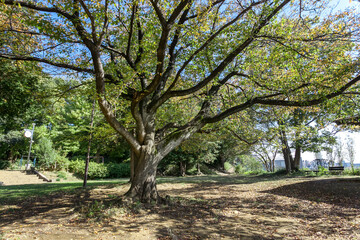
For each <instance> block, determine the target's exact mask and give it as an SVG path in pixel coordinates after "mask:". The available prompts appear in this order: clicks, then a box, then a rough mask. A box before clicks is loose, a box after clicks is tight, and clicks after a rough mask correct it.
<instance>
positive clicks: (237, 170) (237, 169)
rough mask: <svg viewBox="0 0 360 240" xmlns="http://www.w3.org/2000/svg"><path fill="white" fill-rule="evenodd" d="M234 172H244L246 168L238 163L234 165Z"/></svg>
mask: <svg viewBox="0 0 360 240" xmlns="http://www.w3.org/2000/svg"><path fill="white" fill-rule="evenodd" d="M235 172H236V173H238V174H243V173H244V172H246V169H245V168H244V167H243V166H241V165H240V164H239V165H236V167H235Z"/></svg>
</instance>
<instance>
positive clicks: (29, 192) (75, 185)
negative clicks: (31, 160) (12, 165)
mask: <svg viewBox="0 0 360 240" xmlns="http://www.w3.org/2000/svg"><path fill="white" fill-rule="evenodd" d="M127 181H128V179H115V180H96V181H88V183H87V186H88V187H89V188H91V187H96V186H103V185H111V184H118V183H125V182H127ZM82 184H83V183H82V181H76V182H59V183H46V184H26V185H11V186H1V187H0V204H4V203H11V202H15V201H19V200H26V198H32V197H40V196H45V195H49V194H52V193H57V192H61V191H63V192H71V191H74V190H77V189H80V188H82Z"/></svg>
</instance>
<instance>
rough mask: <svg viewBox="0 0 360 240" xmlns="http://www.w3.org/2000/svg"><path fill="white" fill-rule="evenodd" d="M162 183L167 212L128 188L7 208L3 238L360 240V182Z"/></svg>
mask: <svg viewBox="0 0 360 240" xmlns="http://www.w3.org/2000/svg"><path fill="white" fill-rule="evenodd" d="M167 180H168V181H167ZM182 180H183V181H182ZM161 182H162V183H161V184H159V185H158V188H159V191H160V194H161V195H163V196H165V195H169V196H170V201H169V204H168V205H151V204H150V205H149V204H147V205H146V204H141V203H139V202H128V201H123V200H122V195H123V194H124V193H125V192H126V190H127V189H128V187H129V185H128V184H122V185H114V184H112V185H104V186H97V187H95V188H89V189H86V190H81V189H77V190H74V191H71V192H66V191H61V192H58V193H54V194H51V195H47V196H43V197H39V198H37V199H36V201H35V202H34V201H18V202H14V203H11V204H7V205H3V206H2V208H1V209H0V215H1V216H2V217H1V218H2V221H1V222H0V230H1V231H2V234H3V237H4V238H5V239H19V238H21V239H34V238H37V239H71V238H73V239H81V238H84V239H360V199H359V196H360V179H359V178H346V177H327V178H324V177H322V178H301V177H298V178H288V177H283V178H264V177H250V178H246V177H242V178H240V177H238V176H225V177H223V176H222V177H209V176H204V177H203V181H201V177H196V178H189V179H186V180H185V178H179V179H177V180H176V179H175V178H173V179H162V180H161Z"/></svg>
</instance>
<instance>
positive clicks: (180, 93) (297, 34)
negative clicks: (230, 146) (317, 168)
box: [0, 0, 360, 202]
mask: <svg viewBox="0 0 360 240" xmlns="http://www.w3.org/2000/svg"><path fill="white" fill-rule="evenodd" d="M299 6H300V8H299ZM324 7H325V5H324V2H322V1H321V2H318V1H316V2H312V1H306V2H304V1H301V4H298V3H297V2H294V3H292V5H290V0H282V1H271V0H259V1H245V2H241V3H239V1H235V0H209V1H192V0H182V1H171V0H163V1H153V0H147V1H146V0H140V1H139V0H134V1H122V0H120V1H116V2H115V1H110V0H104V1H96V2H93V1H84V0H75V1H73V0H72V1H67V0H65V1H61V3H60V2H57V1H56V2H54V1H42V2H41V3H40V2H37V1H16V0H5V1H2V9H1V11H2V12H3V14H4V15H5V16H6V18H8V19H12V18H14V16H12V15H11V13H12V12H13V11H18V12H25V11H28V12H31V13H32V14H28V15H27V17H26V18H25V19H23V22H24V23H25V24H27V26H29V27H28V28H27V30H26V31H17V30H16V29H15V30H14V29H10V30H11V31H12V32H13V33H14V34H19V35H21V36H30V37H31V36H36V37H37V41H39V42H40V41H41V43H42V44H39V48H38V49H34V50H32V51H24V52H16V51H8V49H1V53H0V56H1V57H3V58H9V59H15V60H26V61H38V62H42V63H46V64H50V65H52V66H56V67H61V68H65V69H70V70H74V71H77V72H81V73H84V74H85V76H86V75H87V74H91V75H93V76H94V78H95V82H96V93H97V101H98V104H99V106H100V109H101V111H102V113H103V114H104V116H105V118H106V120H107V121H108V122H109V124H110V125H111V126H112V127H113V128H114V129H115V130H116V131H117V132H118V133H119V134H120V135H121V136H122V137H123V138H124V139H125V140H126V141H127V142H128V144H129V145H130V148H131V151H132V154H131V165H132V176H131V188H130V190H129V192H128V193H127V196H128V197H131V198H135V199H140V200H141V201H146V202H149V201H152V200H154V201H158V200H160V198H159V195H158V192H157V188H156V168H157V166H158V164H159V162H160V161H161V160H162V159H163V158H164V157H165V156H166V155H167V154H169V153H170V152H171V151H172V150H173V149H175V148H177V147H178V146H180V144H181V143H182V142H183V141H185V140H186V139H188V138H189V137H190V136H192V135H193V134H194V133H196V132H198V131H199V130H200V129H202V128H203V127H204V126H206V125H208V124H211V123H215V122H218V121H221V120H223V119H225V118H227V117H229V116H230V115H232V114H236V113H238V112H241V111H243V110H246V109H248V108H250V107H252V106H254V105H257V104H265V105H283V106H297V107H304V106H311V105H316V104H319V103H321V102H324V101H326V100H327V99H330V98H334V97H336V96H339V95H340V94H342V93H343V92H344V91H346V89H348V88H349V87H351V86H352V85H354V84H356V83H357V82H358V81H359V80H360V76H359V75H358V72H357V60H356V59H354V58H353V56H355V55H356V53H357V51H358V50H359V49H358V45H357V44H358V41H353V40H354V39H356V38H357V35H356V34H358V23H359V21H357V19H356V16H354V14H353V13H351V12H344V13H336V14H334V15H326V16H324V17H322V18H320V17H318V16H320V14H321V13H320V11H321V10H323V8H324ZM299 10H300V11H299ZM10 30H9V31H10ZM340 40H341V41H340ZM354 54H355V55H354ZM108 84H114V85H115V86H110V87H109V86H108ZM114 89H116V90H117V92H118V94H116V95H113V94H112V93H113V92H114ZM180 100H181V101H182V105H185V106H186V105H188V106H191V108H189V109H188V110H189V111H188V112H187V114H185V115H183V116H181V117H180V118H176V119H174V118H171V119H165V118H162V119H161V120H160V119H159V115H160V116H164V114H165V113H166V112H171V111H170V110H172V109H175V108H174V106H176V105H179V101H180ZM115 102H121V103H123V109H127V112H128V113H131V117H132V119H133V120H132V122H131V124H130V125H129V126H127V125H126V124H124V122H123V121H122V120H118V116H117V113H116V110H115V108H114V103H115ZM125 102H126V103H125ZM115 105H116V104H115ZM180 111H181V109H180ZM134 129H135V131H133V130H134Z"/></svg>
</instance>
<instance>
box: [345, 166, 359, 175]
mask: <svg viewBox="0 0 360 240" xmlns="http://www.w3.org/2000/svg"><path fill="white" fill-rule="evenodd" d="M344 174H345V175H354V176H360V168H354V169H351V168H346V169H345V170H344Z"/></svg>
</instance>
